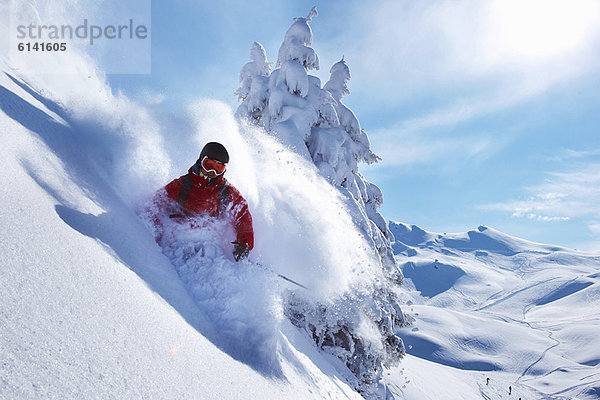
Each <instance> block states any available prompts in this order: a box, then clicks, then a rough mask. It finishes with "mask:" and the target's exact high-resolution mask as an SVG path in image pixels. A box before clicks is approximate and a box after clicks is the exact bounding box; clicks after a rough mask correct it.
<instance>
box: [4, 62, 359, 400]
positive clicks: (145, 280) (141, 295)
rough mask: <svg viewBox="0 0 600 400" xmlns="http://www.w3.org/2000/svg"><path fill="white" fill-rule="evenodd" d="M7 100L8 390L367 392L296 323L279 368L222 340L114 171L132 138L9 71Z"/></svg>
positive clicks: (40, 394)
mask: <svg viewBox="0 0 600 400" xmlns="http://www.w3.org/2000/svg"><path fill="white" fill-rule="evenodd" d="M0 109H1V110H2V113H0V124H1V126H0V129H1V130H2V132H4V134H3V146H2V148H1V149H0V154H1V156H2V159H3V161H4V168H2V172H1V173H0V174H1V177H2V205H3V207H2V208H1V209H0V210H1V211H0V221H1V223H2V226H3V233H2V236H1V238H0V240H1V242H0V249H1V252H2V254H1V256H2V268H1V269H0V305H1V307H0V313H1V318H0V324H1V325H0V338H1V340H0V377H1V381H0V397H2V398H48V397H57V398H89V397H97V398H140V397H151V398H248V397H250V398H273V399H278V398H323V397H332V398H340V397H341V398H345V397H349V398H356V397H359V396H358V395H357V394H356V393H354V392H353V391H352V390H351V389H350V388H349V386H347V384H346V383H344V379H343V378H342V376H341V375H340V372H338V370H342V371H343V368H341V369H340V368H338V369H334V368H333V367H332V364H331V360H325V359H324V358H323V357H322V356H321V355H319V353H318V352H316V351H315V350H314V349H312V348H311V344H310V343H307V341H306V339H305V338H304V336H303V335H299V334H297V333H296V328H294V327H292V326H291V325H290V324H289V323H286V322H285V321H281V323H280V324H279V326H278V327H276V328H270V327H269V328H267V329H268V330H270V331H272V332H271V333H270V335H271V338H273V339H274V340H275V341H276V343H277V349H276V352H275V353H274V354H272V353H271V354H270V356H271V358H272V359H274V363H275V364H276V365H277V369H272V368H271V369H266V368H264V366H265V365H264V364H263V363H261V362H260V361H259V362H258V363H256V362H252V360H250V361H249V360H248V359H247V358H244V354H240V352H239V348H237V347H236V348H235V349H234V350H232V347H231V345H232V342H231V341H227V340H226V339H225V340H223V336H222V334H221V333H222V329H221V328H222V325H220V324H219V321H218V320H215V318H214V314H211V313H210V311H211V310H212V308H211V307H210V306H208V307H206V308H205V307H203V306H202V303H201V302H198V301H197V300H198V298H197V297H195V296H194V293H193V292H190V291H188V288H186V285H185V283H184V282H185V280H182V279H181V278H180V277H179V276H178V274H177V271H176V269H175V268H173V265H172V264H171V263H170V262H169V260H168V259H167V258H166V257H165V256H164V255H163V254H162V253H161V251H160V248H159V247H158V246H157V245H156V243H155V241H154V238H153V237H152V234H151V232H150V231H149V230H148V229H147V227H146V226H144V224H143V223H142V221H141V220H140V219H139V218H138V216H137V215H136V214H135V213H134V210H133V208H132V206H131V203H129V202H127V201H124V199H123V198H126V199H129V197H128V196H122V195H121V194H122V193H121V191H120V190H119V182H114V181H113V180H112V179H111V178H112V176H113V175H112V173H113V171H114V170H113V169H112V168H114V167H117V169H118V168H120V167H121V166H122V165H124V164H123V163H121V162H119V161H118V160H117V159H112V157H114V153H111V152H112V151H114V152H115V153H116V154H127V151H126V150H127V146H129V145H131V138H127V136H126V137H125V138H124V139H123V138H121V137H120V136H118V135H117V134H115V135H114V137H111V136H110V135H111V131H110V130H108V129H107V130H102V129H99V128H96V130H95V131H92V130H90V125H91V124H82V125H79V124H78V123H77V122H75V120H74V119H73V118H72V117H71V115H68V114H67V113H65V112H64V111H63V108H62V107H61V106H59V104H57V103H56V102H54V101H53V100H50V99H49V98H47V97H44V96H42V95H40V94H39V93H38V92H36V91H35V90H33V89H31V88H30V87H29V86H28V85H27V84H25V83H23V82H22V81H20V80H18V79H17V78H15V77H14V76H12V75H9V74H6V73H2V74H1V76H0ZM101 117H102V116H101ZM107 125H110V124H107ZM128 139H130V140H129V141H128ZM133 141H134V142H135V140H133ZM103 146H104V147H103ZM130 184H131V185H133V184H132V183H131V182H130ZM238 268H241V266H238ZM219 278H221V277H219ZM238 299H242V297H239V298H238ZM257 312H261V311H257ZM232 315H233V314H232ZM230 316H231V315H230ZM247 318H250V316H247ZM241 322H243V320H242V321H241ZM228 326H229V327H230V328H233V327H234V324H233V323H232V324H230V325H228ZM255 326H258V325H255ZM241 345H242V347H241V348H242V349H243V345H244V343H241ZM239 360H243V361H244V362H242V361H239ZM207 388H209V390H207Z"/></svg>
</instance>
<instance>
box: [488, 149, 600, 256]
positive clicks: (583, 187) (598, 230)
mask: <svg viewBox="0 0 600 400" xmlns="http://www.w3.org/2000/svg"><path fill="white" fill-rule="evenodd" d="M588 153H589V154H597V153H596V151H588ZM524 193H525V194H528V197H527V198H526V199H525V200H513V201H509V202H505V203H495V204H486V205H483V206H481V208H482V209H485V210H496V211H503V212H507V213H510V214H511V216H513V217H515V218H527V219H530V220H536V221H540V222H557V221H568V220H574V219H577V220H578V221H582V223H583V224H584V225H585V226H586V227H587V229H588V230H589V232H590V234H592V235H594V236H596V237H597V240H596V241H594V242H597V243H600V222H599V221H600V162H598V161H597V160H593V161H587V162H584V163H579V165H577V166H576V167H571V168H569V170H568V171H565V172H553V173H550V174H548V178H547V179H546V181H545V182H543V183H540V184H538V185H535V186H532V187H528V188H525V189H524ZM597 248H600V247H597Z"/></svg>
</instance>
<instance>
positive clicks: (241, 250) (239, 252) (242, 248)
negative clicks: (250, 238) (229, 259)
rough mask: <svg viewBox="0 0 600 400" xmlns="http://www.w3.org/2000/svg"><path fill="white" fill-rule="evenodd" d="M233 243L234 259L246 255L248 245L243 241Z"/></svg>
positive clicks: (239, 258) (236, 259)
mask: <svg viewBox="0 0 600 400" xmlns="http://www.w3.org/2000/svg"><path fill="white" fill-rule="evenodd" d="M234 245H235V247H234V249H233V258H234V259H235V261H240V260H241V259H242V258H246V257H248V253H250V250H248V247H247V246H246V245H245V244H244V243H236V242H234Z"/></svg>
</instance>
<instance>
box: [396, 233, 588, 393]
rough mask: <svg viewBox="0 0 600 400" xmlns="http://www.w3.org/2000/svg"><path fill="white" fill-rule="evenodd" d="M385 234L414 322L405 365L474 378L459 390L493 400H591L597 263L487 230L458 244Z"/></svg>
mask: <svg viewBox="0 0 600 400" xmlns="http://www.w3.org/2000/svg"><path fill="white" fill-rule="evenodd" d="M389 226H390V229H391V231H392V232H393V233H394V236H395V238H396V241H395V243H393V248H394V252H395V254H396V260H397V261H398V263H399V264H400V265H401V266H402V271H403V273H404V275H405V278H406V281H405V285H406V286H407V288H408V289H409V293H410V295H409V296H408V298H407V302H408V304H410V310H409V311H410V312H411V313H412V314H413V316H414V318H415V322H414V324H413V325H412V326H411V327H409V328H405V329H402V330H401V331H402V332H401V337H402V338H403V340H404V342H405V344H406V346H407V353H408V354H409V355H410V356H409V358H410V357H412V356H414V357H417V358H419V359H422V360H428V361H431V362H433V363H435V364H438V365H444V366H447V367H451V368H453V369H458V370H461V371H462V374H463V375H465V376H470V377H473V376H476V377H477V379H476V381H477V385H475V384H473V385H471V386H470V387H469V388H467V389H465V390H472V396H476V395H477V394H478V393H480V394H481V395H484V396H485V395H487V396H490V398H496V397H494V396H495V395H497V393H495V392H494V391H495V390H496V389H497V385H499V384H500V385H501V388H500V389H501V390H500V391H499V393H503V394H504V395H507V394H508V387H509V386H512V390H513V396H514V395H515V394H518V395H517V397H516V398H518V397H522V398H524V399H525V398H531V399H534V398H590V399H591V398H597V396H598V394H599V393H600V339H599V336H598V332H600V312H599V311H598V301H599V300H600V255H598V254H586V253H582V252H578V251H574V250H569V249H565V248H561V247H557V246H549V245H543V244H538V243H533V242H529V241H526V240H523V239H518V238H515V237H512V236H510V235H506V234H504V233H501V232H499V231H497V230H494V229H492V228H489V227H485V226H480V227H478V228H477V229H474V230H471V231H468V232H466V233H459V234H445V233H444V234H438V233H431V232H427V231H425V230H423V229H420V228H419V227H417V226H414V225H407V224H402V223H397V222H390V224H389ZM487 377H490V378H491V382H492V384H490V385H491V386H490V385H485V379H486V378H487ZM482 382H484V384H483V385H479V384H481V383H482ZM480 386H481V387H480ZM405 390H407V391H408V392H407V393H409V392H410V390H411V388H410V385H408V386H407V388H406V389H405ZM410 393H412V392H410ZM494 393H495V394H494ZM408 397H410V396H408ZM465 398H470V397H469V396H467V395H466V394H465Z"/></svg>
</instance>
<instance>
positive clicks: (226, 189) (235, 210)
mask: <svg viewBox="0 0 600 400" xmlns="http://www.w3.org/2000/svg"><path fill="white" fill-rule="evenodd" d="M228 162H229V154H228V153H227V150H226V149H225V146H223V145H222V144H220V143H217V142H210V143H207V144H206V145H205V146H204V148H202V151H201V152H200V156H199V157H198V161H196V163H195V164H194V165H192V166H191V167H190V169H189V170H188V173H187V174H186V175H183V176H181V177H179V178H177V179H175V180H173V181H172V182H171V183H169V184H168V185H167V186H165V187H164V191H166V195H167V197H168V198H169V199H171V200H173V201H174V202H176V203H178V204H179V207H177V208H173V207H171V206H172V204H171V205H169V207H167V211H168V212H169V217H170V218H172V219H175V220H180V219H184V218H185V217H188V216H193V215H197V214H208V215H210V216H212V217H218V216H222V215H228V216H229V217H230V218H231V220H232V223H233V226H234V228H235V231H236V241H235V242H233V243H234V244H235V247H234V250H233V256H234V258H235V260H236V261H239V260H241V259H242V258H245V257H247V256H248V254H249V252H250V250H252V248H253V247H254V231H253V229H252V216H251V215H250V211H249V210H248V204H247V203H246V200H245V199H244V198H243V197H242V195H241V194H240V192H239V191H238V190H237V189H236V188H235V187H234V186H233V185H232V184H231V183H229V182H228V181H227V180H226V179H225V178H224V177H223V175H224V174H225V170H226V169H227V163H228ZM163 193H164V192H163ZM160 198H161V196H160V192H159V195H157V196H156V197H155V203H157V204H158V205H159V207H161V206H163V207H161V208H164V204H161V201H160ZM163 198H164V197H163ZM155 225H157V228H158V230H159V232H162V230H161V229H160V219H158V218H155ZM160 240H161V238H160V234H159V238H158V239H157V241H158V242H160Z"/></svg>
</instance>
